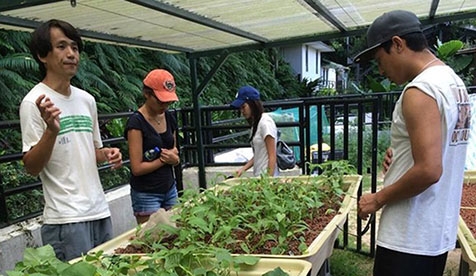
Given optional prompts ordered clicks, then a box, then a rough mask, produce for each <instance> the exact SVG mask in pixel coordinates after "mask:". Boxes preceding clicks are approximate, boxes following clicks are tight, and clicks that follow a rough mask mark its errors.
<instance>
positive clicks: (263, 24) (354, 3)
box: [0, 0, 476, 54]
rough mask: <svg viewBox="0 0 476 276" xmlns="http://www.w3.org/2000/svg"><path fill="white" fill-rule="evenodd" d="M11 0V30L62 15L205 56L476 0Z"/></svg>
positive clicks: (97, 30) (105, 31) (6, 19)
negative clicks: (42, 0) (43, 0)
mask: <svg viewBox="0 0 476 276" xmlns="http://www.w3.org/2000/svg"><path fill="white" fill-rule="evenodd" d="M11 1H16V3H15V5H14V6H22V5H25V8H20V9H16V10H10V11H1V12H0V26H7V27H6V28H9V29H17V28H18V27H19V26H20V27H26V28H30V29H31V28H34V27H35V26H36V24H32V22H30V21H25V20H17V19H18V18H19V19H28V20H33V21H34V22H39V21H47V20H49V19H51V18H58V19H62V20H65V21H68V22H70V23H71V24H72V25H73V26H75V27H77V28H79V29H82V30H84V31H85V32H84V33H85V34H86V35H85V38H87V37H89V38H90V39H94V40H96V41H97V40H98V39H103V40H104V41H109V42H111V43H118V44H122V45H125V44H130V45H134V46H137V45H140V46H141V47H149V48H154V49H168V50H169V51H170V50H171V51H181V52H200V54H202V53H203V52H207V51H208V50H215V49H224V48H229V47H236V46H243V45H249V44H261V45H265V44H266V43H270V42H277V43H279V44H280V45H283V42H285V41H291V40H293V41H302V42H311V41H314V40H313V39H315V40H318V38H317V37H318V36H319V35H323V34H328V33H333V34H334V35H339V33H341V34H342V35H343V36H346V35H348V31H352V32H353V33H354V34H356V33H358V32H360V31H362V33H363V30H365V29H366V27H367V26H368V25H369V24H370V23H371V22H372V21H373V20H374V19H375V18H376V17H378V16H379V15H381V14H382V13H383V12H386V11H390V10H395V9H407V10H411V11H413V12H415V13H416V14H417V15H418V16H419V17H420V18H424V19H426V18H428V16H429V15H430V13H431V12H432V8H435V6H432V5H436V13H435V18H438V17H439V16H440V18H441V17H442V16H443V17H444V19H443V20H449V18H451V15H453V14H454V13H462V12H466V13H467V15H466V18H468V17H469V16H476V5H475V3H474V1H475V0H439V1H434V0H399V1H381V0H379V1H377V0H240V1H230V0H163V1H160V0H155V1H154V0H128V1H126V0H78V1H76V7H72V6H71V3H70V1H58V2H53V3H49V4H40V5H37V6H32V7H26V6H28V3H29V2H28V1H25V2H28V3H26V4H25V3H24V2H23V1H22V0H11ZM470 2H471V3H470ZM8 7H12V5H2V4H0V9H1V8H4V9H7V8H8ZM456 19H458V18H457V17H455V20H456ZM12 22H14V23H12ZM19 22H20V23H19ZM440 22H441V21H440ZM356 30H357V31H356ZM88 31H89V32H88ZM92 32H94V33H92ZM240 49H241V48H240ZM210 52H214V51H210ZM205 54H206V53H205Z"/></svg>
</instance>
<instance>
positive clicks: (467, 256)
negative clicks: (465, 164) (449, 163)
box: [458, 171, 476, 276]
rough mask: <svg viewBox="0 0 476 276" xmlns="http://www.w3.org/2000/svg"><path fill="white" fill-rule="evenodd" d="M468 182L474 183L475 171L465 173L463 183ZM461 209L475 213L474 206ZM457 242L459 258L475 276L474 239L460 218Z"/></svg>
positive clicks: (475, 247)
mask: <svg viewBox="0 0 476 276" xmlns="http://www.w3.org/2000/svg"><path fill="white" fill-rule="evenodd" d="M470 182H473V183H476V171H466V172H465V174H464V183H470ZM461 209H462V210H463V209H468V210H471V209H474V210H475V213H476V206H461ZM475 220H476V216H475ZM458 241H459V243H460V246H461V257H462V259H463V261H465V262H467V263H468V266H469V269H470V271H471V273H474V274H475V276H476V239H475V237H474V236H473V234H472V233H471V230H470V229H469V227H468V226H467V225H466V222H465V221H464V220H463V218H462V217H461V216H460V218H459V227H458ZM471 275H472V274H471Z"/></svg>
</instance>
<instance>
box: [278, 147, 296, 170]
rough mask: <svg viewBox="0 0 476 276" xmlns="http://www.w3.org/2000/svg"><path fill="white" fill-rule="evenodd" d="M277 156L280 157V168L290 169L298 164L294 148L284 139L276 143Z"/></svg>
mask: <svg viewBox="0 0 476 276" xmlns="http://www.w3.org/2000/svg"><path fill="white" fill-rule="evenodd" d="M276 156H277V159H278V168H280V169H281V170H288V169H292V168H294V166H296V157H294V152H293V150H292V149H291V148H290V147H289V146H288V145H287V144H286V143H285V142H284V141H282V140H278V142H277V144H276Z"/></svg>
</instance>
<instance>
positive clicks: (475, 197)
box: [460, 183, 476, 237]
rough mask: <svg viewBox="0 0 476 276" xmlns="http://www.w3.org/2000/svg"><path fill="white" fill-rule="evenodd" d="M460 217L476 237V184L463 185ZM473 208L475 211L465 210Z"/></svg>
mask: <svg viewBox="0 0 476 276" xmlns="http://www.w3.org/2000/svg"><path fill="white" fill-rule="evenodd" d="M461 206H462V207H463V208H461V210H460V216H461V218H462V219H463V220H464V222H465V223H466V226H468V228H469V230H470V231H471V233H472V234H473V237H476V183H465V184H463V196H462V197H461ZM464 207H473V208H475V209H465V208H464Z"/></svg>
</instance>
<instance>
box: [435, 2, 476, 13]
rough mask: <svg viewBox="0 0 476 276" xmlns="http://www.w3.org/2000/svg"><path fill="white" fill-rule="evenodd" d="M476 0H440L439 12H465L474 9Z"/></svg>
mask: <svg viewBox="0 0 476 276" xmlns="http://www.w3.org/2000/svg"><path fill="white" fill-rule="evenodd" d="M475 7H476V1H474V0H440V2H439V5H438V9H437V10H436V13H437V14H451V13H455V12H465V11H470V10H474V8H475Z"/></svg>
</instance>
